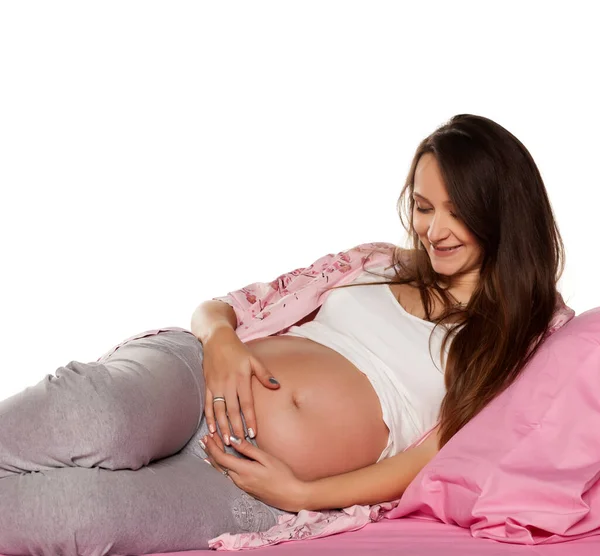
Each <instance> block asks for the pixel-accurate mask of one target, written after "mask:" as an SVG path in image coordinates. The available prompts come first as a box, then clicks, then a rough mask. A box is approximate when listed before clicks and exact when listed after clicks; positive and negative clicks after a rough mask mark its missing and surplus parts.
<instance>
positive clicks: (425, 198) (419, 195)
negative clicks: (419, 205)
mask: <svg viewBox="0 0 600 556" xmlns="http://www.w3.org/2000/svg"><path fill="white" fill-rule="evenodd" d="M413 197H418V198H419V199H423V201H427V202H428V203H431V201H430V200H429V199H427V197H423V195H421V194H419V193H415V192H414V191H413ZM443 204H444V205H446V206H454V203H453V202H452V201H444V203H443Z"/></svg>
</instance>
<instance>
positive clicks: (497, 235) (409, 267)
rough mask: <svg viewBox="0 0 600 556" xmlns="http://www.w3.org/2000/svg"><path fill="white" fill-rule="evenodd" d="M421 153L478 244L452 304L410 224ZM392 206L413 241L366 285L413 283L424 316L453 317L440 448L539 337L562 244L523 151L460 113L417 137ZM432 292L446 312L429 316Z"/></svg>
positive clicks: (516, 369) (553, 293) (553, 296)
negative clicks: (474, 274) (477, 255)
mask: <svg viewBox="0 0 600 556" xmlns="http://www.w3.org/2000/svg"><path fill="white" fill-rule="evenodd" d="M425 153H431V154H433V155H434V156H435V158H436V161H437V163H438V165H439V168H440V171H441V174H442V178H443V181H444V183H445V185H446V188H447V191H448V196H449V197H450V200H451V201H452V203H453V204H454V207H455V212H456V214H457V216H458V217H459V218H461V219H462V221H463V222H464V224H465V225H466V226H467V228H468V229H469V230H470V231H471V232H472V233H473V234H474V236H475V237H476V238H477V241H478V242H479V244H480V245H481V247H482V248H483V253H484V255H483V261H482V265H481V268H480V277H479V283H478V285H477V287H476V289H475V291H474V292H473V293H472V295H471V298H470V300H469V303H468V305H467V306H466V307H465V308H457V307H456V305H455V304H454V303H453V300H452V299H450V297H449V295H448V294H447V293H446V292H445V291H444V290H445V288H442V287H440V285H439V284H440V283H441V282H444V281H445V277H443V276H441V275H438V274H437V273H436V272H435V271H434V270H433V267H432V266H431V261H430V259H429V256H428V254H427V252H426V251H425V248H424V247H423V245H422V244H421V242H420V240H419V237H418V236H417V234H416V233H415V231H414V229H413V225H412V224H413V209H414V199H413V195H412V193H413V184H414V177H415V170H416V167H417V163H418V162H419V159H420V158H421V156H423V155H424V154H425ZM397 209H398V214H399V216H400V220H401V222H402V225H403V227H404V228H405V230H406V232H407V234H408V238H409V242H410V247H411V249H410V250H406V249H401V248H398V249H396V251H395V252H394V253H393V255H392V262H393V266H394V273H395V277H394V278H393V279H392V280H391V281H390V280H388V281H386V282H372V283H371V284H373V285H374V284H382V283H388V284H411V285H412V286H414V287H416V288H418V289H419V292H420V296H421V301H422V303H423V307H424V310H425V314H426V318H427V320H431V321H432V322H435V323H436V324H437V325H444V326H445V325H446V324H447V323H448V322H450V320H451V322H453V323H454V324H455V327H454V328H452V327H448V326H445V328H446V330H447V332H446V334H445V335H444V338H443V341H442V348H441V349H442V352H443V351H444V349H445V346H446V344H447V342H448V341H449V339H450V337H451V336H452V337H453V339H452V343H451V344H450V349H449V351H448V357H447V360H446V368H445V374H444V377H445V378H444V380H445V386H446V395H445V397H444V399H443V401H442V405H441V408H440V415H439V417H440V431H439V438H440V443H439V446H440V448H441V447H442V446H444V445H445V444H446V443H447V442H448V441H449V440H450V439H451V438H452V437H453V436H454V435H455V434H456V433H457V432H458V431H459V430H460V429H461V428H462V427H464V426H465V425H466V424H467V423H468V422H469V421H470V420H471V419H472V418H473V417H475V415H477V413H479V411H481V410H482V409H483V408H484V407H485V406H486V405H487V404H488V403H489V402H490V401H491V400H492V399H493V398H495V397H496V396H497V395H498V394H500V393H501V392H502V391H503V390H505V389H506V388H507V387H508V386H509V385H510V384H512V382H513V381H514V380H515V379H516V378H517V377H518V375H519V373H520V372H521V371H522V370H523V367H524V366H525V365H526V364H527V363H528V361H529V360H530V359H531V357H532V356H533V355H534V354H535V352H536V351H537V349H538V348H539V346H540V345H541V343H542V341H543V339H544V334H545V332H546V330H547V328H548V325H549V324H550V321H551V319H552V316H553V314H554V312H555V308H556V305H557V303H558V297H557V287H556V285H557V282H558V280H559V279H560V276H561V275H562V272H563V270H564V245H563V242H562V238H561V236H560V232H559V230H558V226H557V224H556V221H555V219H554V214H553V211H552V207H551V205H550V201H549V199H548V195H547V193H546V188H545V186H544V182H543V180H542V177H541V175H540V172H539V170H538V168H537V166H536V164H535V162H534V161H533V158H532V156H531V154H530V153H529V151H528V150H527V149H526V148H525V146H524V145H523V144H522V143H521V142H520V141H519V140H518V139H517V138H516V137H515V136H514V135H512V134H511V133H510V132H509V131H507V130H506V129H505V128H503V127H502V126H500V125H499V124H497V123H495V122H494V121H492V120H490V119H488V118H484V117H482V116H475V115H472V114H458V115H456V116H454V117H452V118H451V119H450V120H449V121H448V122H447V123H445V124H444V125H442V126H441V127H439V128H438V129H437V130H435V131H434V132H433V133H432V134H431V135H429V136H428V137H426V138H425V139H423V140H422V141H421V143H420V144H419V146H418V147H417V150H416V152H415V155H414V157H413V160H412V163H411V166H410V170H409V172H408V176H407V178H406V182H405V184H404V187H403V188H402V191H401V193H400V197H399V199H398V203H397ZM403 211H404V214H403ZM405 218H407V220H405ZM407 255H408V256H407ZM367 259H368V258H367ZM363 268H364V263H363ZM353 285H358V284H348V285H345V286H338V287H348V286H353ZM434 296H436V297H438V298H441V300H442V302H443V306H444V311H443V312H442V314H441V315H440V316H439V317H437V318H435V319H432V318H431V309H432V307H433V306H434V304H433V300H434ZM434 328H435V327H434Z"/></svg>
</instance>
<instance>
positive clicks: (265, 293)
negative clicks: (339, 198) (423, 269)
mask: <svg viewBox="0 0 600 556" xmlns="http://www.w3.org/2000/svg"><path fill="white" fill-rule="evenodd" d="M390 245H392V244H387V243H381V242H378V243H363V244H360V245H357V246H356V247H352V248H351V249H347V250H345V251H340V252H339V253H337V254H334V253H328V254H327V255H323V256H322V257H321V258H319V259H317V260H316V261H315V262H314V263H312V264H311V265H310V266H307V267H301V268H296V269H295V270H292V271H290V272H286V273H284V274H281V275H280V276H278V277H277V278H275V279H274V280H273V281H272V282H254V283H253V284H249V285H247V286H244V287H243V288H240V289H239V290H235V291H233V292H229V293H228V294H227V295H223V296H219V297H213V298H212V299H213V300H216V301H223V302H225V303H227V304H228V305H231V307H233V310H234V311H235V314H236V317H237V321H238V322H237V324H238V326H241V325H242V324H244V321H246V320H248V321H249V320H250V319H251V318H252V317H253V316H254V315H256V314H258V313H260V312H261V311H262V310H263V309H264V308H265V307H267V306H269V305H272V304H274V303H276V302H277V301H279V300H280V299H281V298H282V297H284V296H285V295H288V294H290V293H294V292H295V291H298V290H299V289H300V288H301V287H304V286H306V285H307V284H308V283H309V282H310V281H311V280H312V279H313V278H315V277H317V276H319V275H320V274H321V273H322V272H335V271H340V272H342V273H343V272H345V271H346V270H347V269H348V270H349V269H350V268H351V265H352V264H353V263H354V262H355V259H356V260H359V259H360V258H361V257H360V255H361V254H364V253H369V252H370V251H373V250H376V249H377V248H380V247H389V246H390ZM392 247H393V245H392Z"/></svg>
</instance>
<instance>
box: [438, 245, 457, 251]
mask: <svg viewBox="0 0 600 556" xmlns="http://www.w3.org/2000/svg"><path fill="white" fill-rule="evenodd" d="M459 247H462V244H460V245H455V246H453V247H433V249H434V250H435V251H455V250H456V249H458V248H459Z"/></svg>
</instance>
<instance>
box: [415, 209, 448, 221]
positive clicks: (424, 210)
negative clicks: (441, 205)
mask: <svg viewBox="0 0 600 556" xmlns="http://www.w3.org/2000/svg"><path fill="white" fill-rule="evenodd" d="M415 209H416V210H417V211H418V212H421V213H423V214H427V213H428V212H431V211H432V210H433V209H424V208H421V207H415ZM450 216H452V217H453V218H456V219H458V216H456V214H454V213H453V212H451V213H450Z"/></svg>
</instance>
